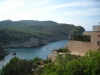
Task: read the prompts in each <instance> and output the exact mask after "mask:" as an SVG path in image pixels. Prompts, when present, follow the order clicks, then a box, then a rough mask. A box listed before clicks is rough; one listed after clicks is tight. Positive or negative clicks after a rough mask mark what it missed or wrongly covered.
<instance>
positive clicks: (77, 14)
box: [62, 8, 100, 17]
mask: <svg viewBox="0 0 100 75" xmlns="http://www.w3.org/2000/svg"><path fill="white" fill-rule="evenodd" d="M62 14H64V16H65V15H66V16H69V17H71V16H72V17H73V16H74V17H84V16H92V15H100V8H88V9H85V10H84V9H81V10H74V11H66V12H63V13H62Z"/></svg>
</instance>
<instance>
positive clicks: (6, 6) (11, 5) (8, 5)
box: [0, 0, 25, 14]
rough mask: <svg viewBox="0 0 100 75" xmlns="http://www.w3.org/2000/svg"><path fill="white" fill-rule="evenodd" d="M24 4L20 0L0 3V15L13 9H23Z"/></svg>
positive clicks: (8, 0) (7, 0)
mask: <svg viewBox="0 0 100 75" xmlns="http://www.w3.org/2000/svg"><path fill="white" fill-rule="evenodd" d="M24 5H25V4H24V3H23V2H22V1H21V0H20V2H19V1H18V0H6V1H2V2H1V3H0V11H1V12H0V14H1V13H3V14H4V13H7V12H11V11H13V9H16V8H20V7H23V6H24Z"/></svg>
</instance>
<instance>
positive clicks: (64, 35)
mask: <svg viewBox="0 0 100 75" xmlns="http://www.w3.org/2000/svg"><path fill="white" fill-rule="evenodd" d="M77 27H78V26H75V25H70V24H59V23H56V22H54V21H35V20H20V21H11V20H4V21H0V42H1V43H2V44H4V46H5V47H36V46H40V45H44V44H47V43H48V42H51V41H57V40H62V39H68V37H69V36H70V35H71V33H72V32H73V31H75V29H77ZM80 28H81V30H82V31H81V33H82V32H83V31H85V30H84V28H83V27H81V26H80ZM78 30H79V28H78ZM79 34H80V33H79Z"/></svg>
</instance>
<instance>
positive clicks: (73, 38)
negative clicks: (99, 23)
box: [70, 35, 91, 42]
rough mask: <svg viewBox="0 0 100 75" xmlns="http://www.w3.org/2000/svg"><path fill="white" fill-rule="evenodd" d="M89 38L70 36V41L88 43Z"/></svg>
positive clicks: (86, 36)
mask: <svg viewBox="0 0 100 75" xmlns="http://www.w3.org/2000/svg"><path fill="white" fill-rule="evenodd" d="M90 39H91V37H90V36H89V35H71V38H70V40H76V41H83V42H90V41H91V40H90Z"/></svg>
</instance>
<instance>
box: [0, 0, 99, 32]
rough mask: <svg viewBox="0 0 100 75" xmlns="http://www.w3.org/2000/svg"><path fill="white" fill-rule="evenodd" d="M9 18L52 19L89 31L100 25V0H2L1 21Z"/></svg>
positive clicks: (0, 2)
mask: <svg viewBox="0 0 100 75" xmlns="http://www.w3.org/2000/svg"><path fill="white" fill-rule="evenodd" d="M7 19H10V20H13V21H15V20H39V21H44V20H52V21H56V22H58V23H68V24H74V25H81V26H83V27H84V28H85V29H86V30H87V31H89V30H92V26H93V25H100V24H99V22H100V0H0V21H2V20H7Z"/></svg>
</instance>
